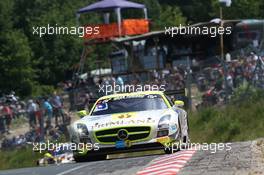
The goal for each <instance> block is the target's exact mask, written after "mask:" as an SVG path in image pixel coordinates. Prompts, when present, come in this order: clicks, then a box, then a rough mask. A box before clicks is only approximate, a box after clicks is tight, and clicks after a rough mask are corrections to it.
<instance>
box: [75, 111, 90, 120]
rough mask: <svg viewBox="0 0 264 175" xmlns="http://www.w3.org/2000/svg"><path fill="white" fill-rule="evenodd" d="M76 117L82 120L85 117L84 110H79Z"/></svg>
mask: <svg viewBox="0 0 264 175" xmlns="http://www.w3.org/2000/svg"><path fill="white" fill-rule="evenodd" d="M77 115H78V116H79V117H80V118H83V117H85V116H86V115H88V114H87V112H86V110H81V111H78V112H77Z"/></svg>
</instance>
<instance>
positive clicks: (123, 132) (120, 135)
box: [117, 129, 128, 140]
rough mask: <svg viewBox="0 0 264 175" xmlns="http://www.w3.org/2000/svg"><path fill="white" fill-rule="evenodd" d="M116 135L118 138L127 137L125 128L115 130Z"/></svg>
mask: <svg viewBox="0 0 264 175" xmlns="http://www.w3.org/2000/svg"><path fill="white" fill-rule="evenodd" d="M117 137H118V138H119V139H120V140H126V139H127V138H128V133H127V130H125V129H120V130H119V131H118V132H117Z"/></svg>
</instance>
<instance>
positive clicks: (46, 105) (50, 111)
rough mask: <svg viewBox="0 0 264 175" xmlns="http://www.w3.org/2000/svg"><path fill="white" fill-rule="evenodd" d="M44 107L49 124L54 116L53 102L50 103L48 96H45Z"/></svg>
mask: <svg viewBox="0 0 264 175" xmlns="http://www.w3.org/2000/svg"><path fill="white" fill-rule="evenodd" d="M43 109H44V113H45V116H46V117H47V125H51V120H52V116H53V108H52V106H51V104H50V103H49V101H48V98H47V97H45V98H44V102H43Z"/></svg>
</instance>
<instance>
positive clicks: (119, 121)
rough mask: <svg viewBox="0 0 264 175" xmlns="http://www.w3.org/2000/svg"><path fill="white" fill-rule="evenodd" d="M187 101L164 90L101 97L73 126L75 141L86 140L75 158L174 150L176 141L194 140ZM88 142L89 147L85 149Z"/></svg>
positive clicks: (99, 157)
mask: <svg viewBox="0 0 264 175" xmlns="http://www.w3.org/2000/svg"><path fill="white" fill-rule="evenodd" d="M183 105H184V102H183V101H175V102H174V103H172V102H171V100H170V99H169V98H168V97H167V96H166V95H165V94H164V92H162V91H142V92H132V93H122V94H113V95H108V96H104V97H101V98H99V99H98V100H97V101H96V102H95V104H94V106H93V107H92V109H91V111H90V113H89V115H87V116H85V117H83V118H82V119H80V120H77V121H75V122H74V123H73V124H72V125H71V126H70V127H69V133H70V138H71V141H72V143H75V144H78V145H80V144H82V146H81V148H80V147H78V148H79V150H75V151H74V158H75V160H76V161H77V162H78V161H83V160H87V159H94V158H95V159H105V158H106V156H107V154H112V153H121V152H130V151H142V150H152V149H164V151H165V153H171V152H172V149H170V148H171V147H170V146H171V145H173V144H174V143H188V142H189V141H190V139H189V135H188V119H187V112H186V111H185V110H184V109H182V107H183ZM87 144H88V145H89V148H88V149H83V147H85V145H87ZM91 145H92V146H91ZM86 147H87V146H86ZM174 151H175V150H174Z"/></svg>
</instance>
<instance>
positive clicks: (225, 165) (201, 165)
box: [0, 141, 264, 175]
mask: <svg viewBox="0 0 264 175" xmlns="http://www.w3.org/2000/svg"><path fill="white" fill-rule="evenodd" d="M263 143H264V142H263ZM254 145H257V144H255V142H254V141H248V142H238V143H232V144H231V147H232V149H231V150H222V151H217V152H216V153H212V152H211V151H205V150H195V152H193V153H192V154H191V156H189V157H188V158H187V159H186V155H190V153H188V152H184V151H179V152H176V153H175V154H173V155H151V156H142V157H134V158H122V159H112V160H104V161H94V162H86V163H73V164H61V165H51V166H47V167H32V168H22V169H14V170H3V171H0V175H70V174H73V175H132V174H138V175H141V174H144V172H148V171H149V170H150V171H149V174H148V173H145V174H146V175H150V174H151V175H152V174H162V173H160V172H164V174H167V175H168V174H171V175H172V174H174V175H175V174H177V175H200V174H206V175H207V174H209V175H211V174H212V175H214V174H220V175H230V174H231V175H233V174H234V175H244V174H264V161H263V155H262V153H261V152H260V151H259V150H258V147H256V148H257V149H256V148H255V146H254ZM258 151H259V152H258ZM259 158H260V159H259ZM180 159H182V160H180ZM183 160H186V161H185V162H184V161H183ZM170 161H171V162H170ZM160 163H164V166H163V165H161V164H160ZM177 163H178V165H177ZM179 166H180V168H179ZM166 167H169V168H170V170H171V171H170V172H171V173H168V172H166V170H169V168H168V169H167V168H166ZM157 168H162V171H161V170H159V171H160V172H159V173H156V172H153V171H154V170H155V171H157V170H158V169H157ZM173 168H175V169H174V170H173ZM177 168H178V169H177ZM176 169H177V171H176ZM140 172H141V174H140Z"/></svg>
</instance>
